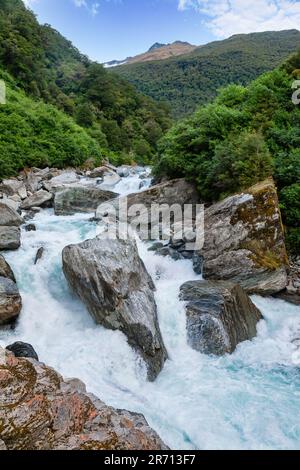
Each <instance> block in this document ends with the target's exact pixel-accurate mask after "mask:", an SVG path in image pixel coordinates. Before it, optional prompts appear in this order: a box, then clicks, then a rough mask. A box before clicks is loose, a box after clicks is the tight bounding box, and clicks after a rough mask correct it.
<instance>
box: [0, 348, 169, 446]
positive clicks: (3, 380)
mask: <svg viewBox="0 0 300 470" xmlns="http://www.w3.org/2000/svg"><path fill="white" fill-rule="evenodd" d="M0 403H1V407H0V422H1V426H0V443H1V446H2V448H3V449H5V448H7V449H8V450H120V449H121V450H123V451H124V450H130V451H133V450H151V451H152V450H166V449H167V447H166V445H165V444H164V443H163V442H162V440H161V439H160V438H159V436H158V435H157V434H156V433H155V431H153V430H152V429H151V428H150V427H149V425H148V424H147V422H146V420H145V418H144V417H143V416H142V415H140V414H137V413H131V412H128V411H125V410H117V409H115V408H112V407H109V406H107V405H105V403H103V402H102V401H101V400H99V399H98V398H96V397H95V396H94V395H91V394H88V393H87V392H86V389H85V386H84V384H83V383H82V382H80V381H79V380H75V379H73V380H64V379H63V378H62V377H61V376H60V375H59V374H58V373H57V372H56V371H55V370H53V369H51V368H50V367H47V366H46V365H44V364H41V363H39V362H37V361H35V360H34V359H26V358H18V357H15V356H14V355H13V354H12V353H10V352H9V351H4V350H3V349H0Z"/></svg>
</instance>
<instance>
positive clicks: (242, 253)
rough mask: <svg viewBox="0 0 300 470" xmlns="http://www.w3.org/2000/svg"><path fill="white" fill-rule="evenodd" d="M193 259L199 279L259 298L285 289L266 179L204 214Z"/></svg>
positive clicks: (274, 202) (276, 214) (281, 243)
mask: <svg viewBox="0 0 300 470" xmlns="http://www.w3.org/2000/svg"><path fill="white" fill-rule="evenodd" d="M198 255H199V256H200V257H201V258H202V259H203V277H204V278H205V279H215V280H217V279H220V280H230V281H232V282H234V283H237V284H240V285H241V286H242V287H243V288H244V289H245V290H246V291H247V292H248V293H256V294H261V295H271V294H274V293H276V292H280V291H281V290H283V289H284V288H285V287H286V285H287V267H288V257H287V253H286V248H285V240H284V231H283V226H282V221H281V214H280V209H279V204H278V197H277V191H276V187H275V185H274V182H273V180H272V179H268V180H266V181H264V182H262V183H259V184H257V185H255V186H253V187H252V188H249V189H248V190H246V191H245V192H244V193H242V194H237V195H235V196H231V197H229V198H227V199H225V200H223V201H221V202H219V203H217V204H214V205H212V206H211V207H209V208H208V209H207V210H206V211H205V233H204V246H203V248H202V249H201V250H200V251H199V252H198Z"/></svg>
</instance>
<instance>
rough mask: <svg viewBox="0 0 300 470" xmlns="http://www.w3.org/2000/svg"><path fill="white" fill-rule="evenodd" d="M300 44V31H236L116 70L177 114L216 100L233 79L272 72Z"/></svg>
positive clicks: (240, 81)
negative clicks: (168, 56) (175, 54)
mask: <svg viewBox="0 0 300 470" xmlns="http://www.w3.org/2000/svg"><path fill="white" fill-rule="evenodd" d="M299 46H300V32H299V31H296V30H291V31H281V32H265V33H253V34H246V35H236V36H233V37H231V38H229V39H226V40H225V41H217V42H213V43H210V44H207V45H205V46H202V47H198V48H197V49H195V50H194V51H193V52H192V53H191V54H187V55H182V56H180V57H175V58H172V59H167V60H162V61H155V62H146V63H136V64H130V65H122V66H120V67H116V68H114V69H113V72H114V73H117V74H118V75H119V76H121V77H123V78H125V79H126V80H128V81H129V82H131V83H132V84H133V85H135V86H136V88H137V89H138V90H139V91H140V92H142V93H144V94H145V95H148V96H150V97H152V98H155V99H157V100H160V101H165V102H166V103H168V104H169V105H170V106H171V107H172V113H173V116H174V117H175V118H180V117H184V116H186V115H188V114H190V113H192V112H193V111H195V109H196V108H197V106H199V105H203V104H206V103H208V102H210V101H212V100H213V99H214V98H215V97H216V95H217V92H218V89H219V88H221V87H224V86H226V85H228V84H230V83H236V84H239V85H247V84H248V83H250V82H251V81H252V80H254V79H255V78H257V77H259V76H260V75H261V74H263V73H265V72H268V71H270V70H272V69H274V68H275V67H277V66H278V65H279V64H281V63H282V61H283V60H285V59H287V57H288V56H289V55H290V54H291V53H293V52H294V51H295V50H296V49H297V48H298V47H299Z"/></svg>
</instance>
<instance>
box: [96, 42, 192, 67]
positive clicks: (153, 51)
mask: <svg viewBox="0 0 300 470" xmlns="http://www.w3.org/2000/svg"><path fill="white" fill-rule="evenodd" d="M195 49H196V46H192V44H189V43H188V42H182V41H175V42H173V43H172V44H161V43H158V42H156V43H155V44H153V46H151V47H150V49H148V51H147V52H145V53H144V54H139V55H136V56H134V57H127V58H126V59H124V60H112V61H111V62H107V63H105V64H104V66H105V67H117V66H119V65H124V64H126V65H128V64H136V63H143V62H151V61H154V60H165V59H169V58H170V57H178V56H180V55H183V54H188V53H190V52H192V51H194V50H195Z"/></svg>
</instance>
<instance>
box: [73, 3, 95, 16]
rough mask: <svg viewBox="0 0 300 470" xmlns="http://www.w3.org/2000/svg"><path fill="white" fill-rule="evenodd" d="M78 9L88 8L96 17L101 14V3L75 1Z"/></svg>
mask: <svg viewBox="0 0 300 470" xmlns="http://www.w3.org/2000/svg"><path fill="white" fill-rule="evenodd" d="M73 3H74V4H75V6H76V7H79V8H80V7H84V8H86V9H87V10H88V11H89V13H91V15H93V16H96V15H98V13H99V8H100V3H99V2H92V3H91V2H88V1H87V0H73Z"/></svg>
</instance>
